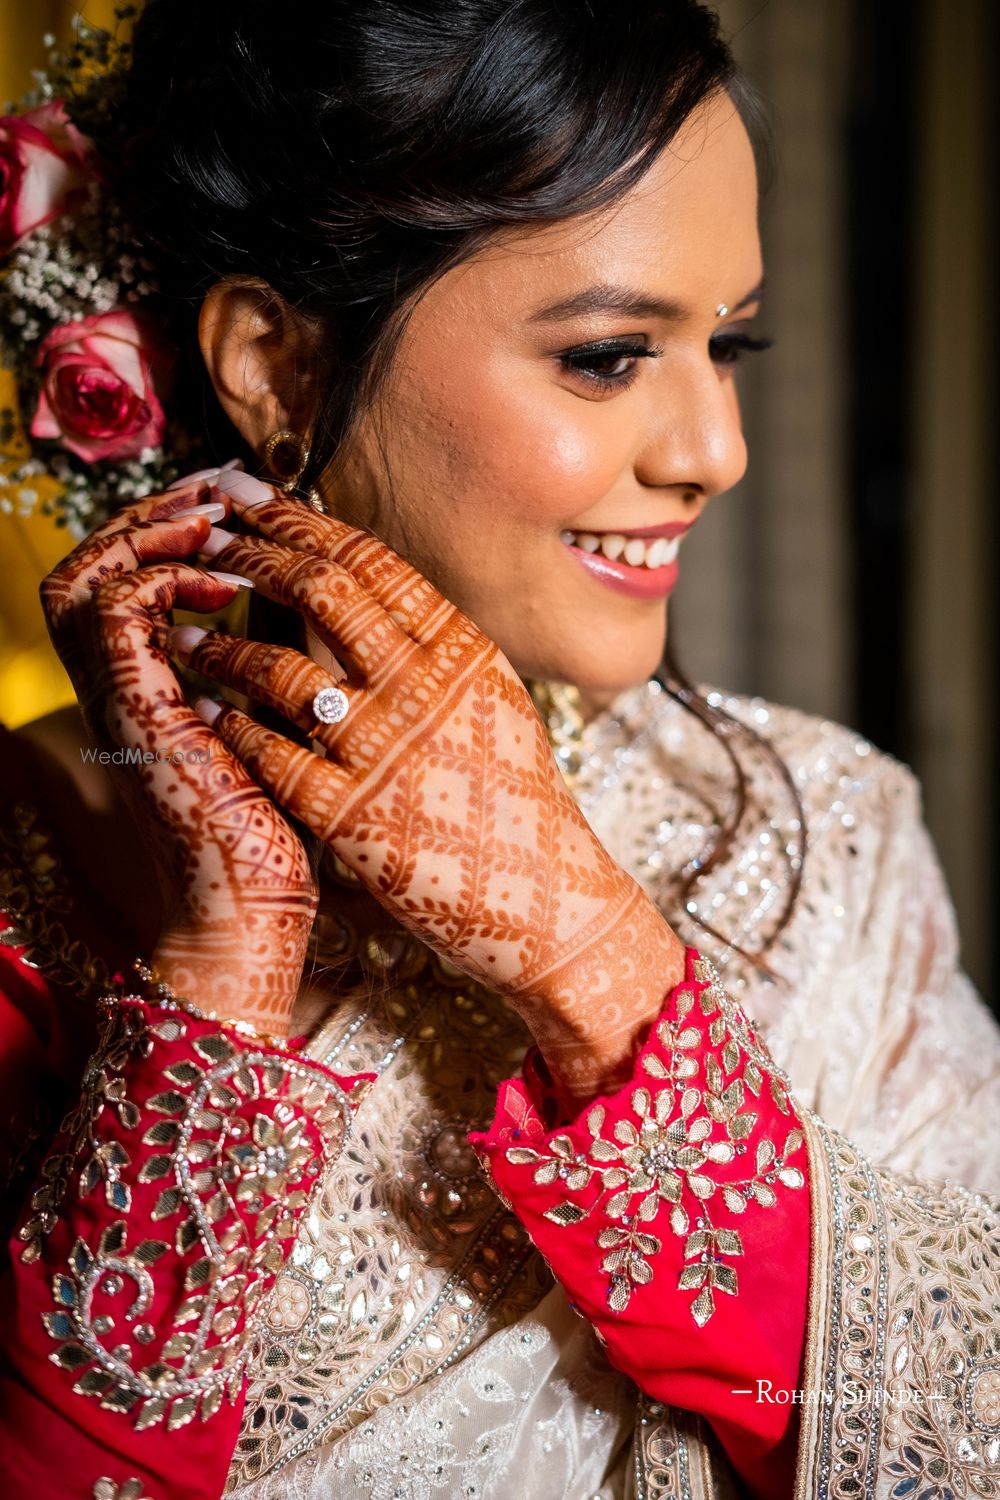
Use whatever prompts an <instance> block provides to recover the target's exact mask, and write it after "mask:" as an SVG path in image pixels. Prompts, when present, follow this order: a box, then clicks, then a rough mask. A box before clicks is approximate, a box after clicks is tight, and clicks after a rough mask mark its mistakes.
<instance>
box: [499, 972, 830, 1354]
mask: <svg viewBox="0 0 1000 1500" xmlns="http://www.w3.org/2000/svg"><path fill="white" fill-rule="evenodd" d="M693 972H694V974H695V977H696V981H697V982H696V983H695V984H688V985H684V986H680V987H678V989H677V990H676V991H675V997H674V998H675V1005H674V1012H675V1014H674V1015H673V1016H671V1015H667V1016H664V1017H663V1018H662V1019H661V1020H660V1021H658V1022H657V1024H656V1026H655V1027H654V1029H653V1034H652V1036H651V1038H650V1041H649V1042H648V1043H647V1045H646V1047H645V1048H644V1049H643V1051H642V1053H641V1054H640V1057H639V1067H640V1069H641V1070H642V1071H643V1072H644V1073H645V1074H646V1075H647V1077H649V1078H650V1079H651V1080H653V1084H652V1086H651V1087H650V1088H645V1087H639V1088H636V1089H634V1090H633V1091H632V1095H631V1099H630V1110H629V1115H627V1116H623V1115H621V1114H616V1115H615V1117H613V1118H609V1112H608V1108H607V1107H606V1106H605V1104H603V1103H598V1104H595V1105H594V1106H593V1108H591V1109H590V1110H589V1111H588V1112H587V1115H586V1129H587V1131H588V1132H589V1134H590V1142H589V1144H588V1145H587V1147H586V1149H584V1150H579V1149H576V1147H575V1146H574V1142H573V1140H572V1139H571V1138H570V1136H569V1135H568V1134H565V1133H561V1132H557V1133H556V1134H554V1135H551V1136H550V1137H549V1138H548V1141H547V1143H546V1145H545V1146H544V1147H536V1146H531V1145H513V1146H509V1147H508V1148H507V1151H506V1153H505V1154H506V1159H507V1161H508V1162H510V1164H511V1165H512V1166H531V1167H533V1168H534V1173H533V1176H534V1181H535V1182H536V1183H537V1184H538V1185H539V1186H548V1185H550V1184H553V1183H556V1182H562V1183H564V1184H565V1187H566V1189H567V1191H568V1192H569V1193H571V1194H575V1193H582V1194H584V1195H585V1197H584V1200H583V1201H581V1200H578V1199H575V1198H572V1197H569V1198H565V1199H563V1200H562V1201H561V1202H559V1203H556V1204H554V1205H553V1206H552V1207H551V1208H549V1209H546V1210H545V1217H546V1218H547V1219H549V1220H550V1221H551V1222H552V1223H554V1224H557V1225H559V1226H560V1227H569V1226H571V1225H575V1224H579V1223H580V1222H581V1221H582V1220H583V1219H585V1218H588V1217H590V1216H591V1215H595V1217H599V1218H601V1219H603V1220H604V1221H605V1222H604V1223H603V1225H602V1227H601V1228H600V1229H599V1231H598V1233H597V1246H598V1249H599V1250H601V1251H602V1252H603V1257H602V1259H601V1269H602V1270H603V1271H606V1272H607V1274H608V1277H609V1282H608V1304H609V1306H610V1307H611V1309H612V1311H613V1312H621V1311H623V1310H624V1309H625V1308H626V1307H627V1306H628V1304H629V1301H630V1299H631V1297H632V1293H633V1291H634V1289H635V1287H638V1286H646V1285H648V1284H649V1282H650V1281H652V1279H653V1266H652V1264H651V1261H652V1259H653V1257H655V1256H656V1255H657V1254H659V1252H660V1251H661V1250H662V1249H663V1240H662V1238H661V1236H660V1234H658V1233H654V1232H653V1225H654V1222H656V1223H657V1224H658V1225H659V1224H663V1223H665V1224H666V1225H668V1226H669V1228H670V1230H671V1231H672V1232H673V1233H674V1234H675V1235H677V1236H679V1237H680V1238H682V1239H683V1240H684V1260H685V1264H684V1266H683V1267H682V1269H681V1271H680V1274H679V1277H678V1282H677V1285H678V1289H679V1290H680V1291H694V1292H696V1293H697V1295H696V1296H695V1298H694V1299H693V1301H692V1303H691V1316H692V1317H693V1318H694V1321H695V1322H696V1323H697V1324H698V1326H699V1327H703V1326H704V1325H705V1323H707V1322H708V1320H709V1318H710V1317H711V1316H712V1314H713V1312H714V1311H715V1295H714V1294H715V1292H716V1291H722V1292H726V1293H728V1294H729V1295H730V1296H736V1295H737V1293H738V1290H739V1285H738V1278H737V1274H736V1270H735V1268H734V1267H733V1266H732V1265H730V1264H729V1263H728V1262H729V1260H731V1259H734V1258H735V1257H737V1256H740V1255H742V1254H743V1242H742V1239H741V1237H740V1234H739V1231H738V1229H737V1228H735V1227H734V1225H733V1224H731V1223H730V1224H724V1223H717V1222H716V1220H715V1218H714V1217H713V1214H712V1212H711V1211H710V1209H709V1203H710V1202H711V1200H713V1199H715V1198H718V1200H721V1202H722V1204H723V1205H724V1207H725V1209H726V1210H727V1211H728V1214H729V1215H730V1216H733V1215H741V1214H743V1213H745V1212H746V1211H747V1210H748V1209H749V1208H750V1207H751V1205H752V1206H753V1207H754V1208H771V1207H773V1206H774V1204H775V1203H776V1202H777V1201H778V1200H777V1191H776V1188H777V1186H778V1185H780V1186H782V1187H785V1188H801V1187H803V1186H804V1184H805V1177H804V1174H803V1172H802V1171H801V1169H800V1168H799V1167H798V1166H795V1165H789V1158H790V1157H792V1156H794V1155H795V1154H796V1153H797V1152H799V1151H800V1150H801V1148H802V1145H803V1139H804V1138H803V1133H802V1131H801V1130H800V1129H799V1128H798V1125H797V1119H796V1116H795V1115H794V1113H793V1112H792V1108H791V1104H790V1101H789V1097H788V1094H787V1092H786V1090H785V1087H784V1083H783V1082H782V1081H781V1080H782V1078H783V1076H784V1075H782V1074H781V1070H780V1069H778V1068H777V1067H776V1065H775V1063H774V1062H773V1060H772V1059H771V1057H770V1055H769V1053H768V1052H767V1049H766V1048H765V1047H764V1046H763V1044H761V1043H760V1042H758V1041H757V1040H756V1039H755V1037H754V1035H753V1030H752V1027H751V1025H750V1022H749V1021H748V1020H747V1018H746V1016H745V1015H744V1014H743V1012H742V1011H741V1010H740V1008H739V1007H738V1006H736V1005H734V1004H733V1002H732V1001H731V1000H730V999H729V997H728V996H727V995H726V993H725V991H724V989H723V988H722V985H721V983H720V982H719V978H718V975H717V974H716V972H715V970H714V969H713V967H712V965H711V964H710V963H709V962H708V961H707V960H706V959H704V958H695V960H694V965H693ZM706 1043H707V1047H708V1050H706ZM765 1091H766V1095H765ZM766 1096H769V1098H770V1100H771V1101H773V1105H774V1106H775V1107H776V1108H777V1109H778V1110H779V1111H780V1112H781V1113H782V1114H785V1115H788V1116H789V1117H790V1119H789V1126H790V1128H789V1129H788V1131H787V1133H786V1134H785V1136H784V1140H783V1142H782V1144H781V1148H780V1150H778V1148H777V1147H776V1145H775V1142H774V1140H773V1139H772V1138H771V1135H770V1134H765V1133H763V1132H762V1131H761V1130H760V1129H759V1128H758V1122H759V1119H760V1115H761V1113H763V1114H764V1116H765V1118H767V1115H768V1113H773V1111H770V1110H769V1107H768V1104H767V1100H766ZM758 1099H761V1100H762V1102H763V1109H762V1108H761V1106H758V1107H757V1108H755V1107H754V1101H755V1100H758ZM751 1150H752V1151H753V1156H752V1158H751V1160H752V1169H751V1170H750V1171H749V1172H743V1173H735V1174H734V1172H733V1171H732V1170H731V1168H732V1164H733V1163H734V1162H736V1161H737V1160H738V1158H740V1157H742V1156H744V1155H746V1154H747V1153H748V1152H750V1151H751ZM803 1160H804V1156H803ZM719 1168H728V1169H730V1170H727V1171H723V1172H722V1173H720V1172H719V1170H718V1169H719ZM595 1188H597V1192H596V1195H595V1192H594V1189H595ZM661 1209H665V1210H666V1216H665V1219H664V1216H663V1215H661ZM608 1221H611V1222H608Z"/></svg>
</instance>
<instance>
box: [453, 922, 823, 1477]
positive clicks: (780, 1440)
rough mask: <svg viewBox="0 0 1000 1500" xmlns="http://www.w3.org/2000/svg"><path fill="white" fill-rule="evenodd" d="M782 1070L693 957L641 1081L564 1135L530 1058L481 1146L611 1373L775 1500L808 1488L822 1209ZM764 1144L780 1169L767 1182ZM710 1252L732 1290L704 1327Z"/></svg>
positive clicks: (591, 1110)
mask: <svg viewBox="0 0 1000 1500" xmlns="http://www.w3.org/2000/svg"><path fill="white" fill-rule="evenodd" d="M768 1064H769V1065H770V1067H771V1068H773V1066H774V1065H773V1062H772V1061H771V1059H770V1056H769V1054H768V1053H767V1051H766V1048H765V1047H764V1046H763V1044H762V1043H760V1041H759V1039H757V1040H756V1044H755V1039H754V1038H753V1037H752V1036H751V1035H750V1032H749V1030H748V1025H747V1021H746V1017H745V1016H744V1015H743V1012H742V1011H741V1010H740V1009H739V1007H737V1006H735V1005H734V1003H733V1002H732V1001H731V1000H730V999H729V997H728V996H725V995H724V992H722V991H721V987H719V986H718V984H717V983H716V982H714V976H712V977H709V976H708V974H707V973H706V970H705V969H704V967H703V966H702V961H701V959H700V955H699V954H698V953H697V951H696V950H694V949H689V950H688V952H687V958H686V971H685V978H684V981H683V983H682V984H680V985H678V986H677V987H676V988H675V989H674V990H672V991H671V993H670V995H669V996H668V998H667V1001H666V1004H665V1005H664V1008H663V1011H662V1012H661V1015H660V1018H659V1020H658V1021H657V1022H656V1023H655V1024H654V1025H653V1027H652V1029H651V1031H650V1034H649V1036H648V1038H647V1040H646V1042H645V1044H644V1046H643V1047H642V1049H641V1051H640V1052H639V1054H638V1056H637V1058H636V1062H635V1069H634V1073H633V1077H632V1080H631V1081H630V1082H629V1083H628V1084H626V1085H625V1086H624V1087H622V1088H621V1089H619V1090H618V1091H617V1092H616V1093H615V1094H613V1095H611V1096H608V1097H605V1098H602V1099H600V1100H597V1101H595V1102H594V1103H593V1104H591V1105H589V1106H588V1107H587V1108H586V1109H584V1110H582V1111H581V1112H580V1114H579V1115H578V1116H577V1117H576V1118H575V1119H573V1120H571V1121H569V1122H568V1123H565V1124H562V1125H559V1126H556V1127H555V1128H553V1127H552V1125H551V1123H549V1124H547V1123H545V1120H544V1118H543V1115H544V1114H545V1111H546V1108H547V1107H551V1100H546V1099H545V1097H544V1070H543V1069H541V1068H539V1067H538V1066H537V1064H536V1065H534V1066H533V1065H532V1064H530V1063H529V1066H528V1067H527V1068H526V1070H525V1073H526V1077H527V1078H528V1079H529V1080H530V1081H531V1088H530V1090H529V1088H528V1087H527V1086H526V1085H525V1083H524V1082H523V1081H521V1080H511V1081H509V1082H508V1083H506V1084H504V1085H502V1087H501V1091H500V1101H499V1108H498V1111H497V1115H496V1118H495V1120H494V1121H493V1124H492V1126H491V1127H490V1129H489V1131H487V1132H486V1133H485V1134H473V1135H470V1137H469V1139H470V1142H471V1143H472V1145H473V1146H474V1148H475V1149H476V1151H477V1152H478V1153H479V1155H480V1157H481V1159H482V1161H483V1163H484V1165H485V1167H486V1168H487V1170H488V1171H489V1173H490V1175H491V1176H492V1178H493V1181H494V1182H495V1184H496V1186H497V1188H498V1189H499V1191H500V1193H501V1194H502V1195H503V1197H504V1198H505V1199H506V1200H507V1201H508V1202H509V1203H510V1205H511V1206H512V1208H513V1209H514V1211H515V1213H516V1214H517V1215H518V1217H519V1218H520V1220H521V1222H522V1223H523V1224H524V1226H525V1228H526V1230H527V1231H528V1233H529V1234H530V1235H531V1238H532V1239H533V1240H534V1242H535V1244H536V1245H537V1246H538V1248H539V1249H540V1250H541V1252H542V1254H543V1255H544V1256H545V1258H546V1260H547V1261H548V1263H549V1265H550V1266H551V1267H552V1270H553V1272H554V1273H555V1275H556V1276H557V1277H558V1278H559V1280H560V1281H561V1282H562V1283H563V1285H564V1287H565V1288H566V1291H567V1293H568V1295H569V1297H570V1299H571V1301H572V1302H573V1304H574V1306H575V1307H576V1308H577V1310H578V1311H579V1312H580V1313H581V1314H582V1316H583V1317H584V1318H586V1319H587V1320H588V1322H590V1323H591V1324H592V1325H593V1326H594V1328H595V1329H596V1330H597V1332H598V1334H599V1336H600V1337H601V1339H602V1341H603V1342H604V1344H605V1346H606V1350H607V1353H608V1356H609V1358H610V1359H611V1361H612V1362H613V1363H614V1364H615V1365H616V1366H617V1367H618V1368H619V1369H621V1370H623V1371H624V1372H625V1373H626V1374H627V1375H629V1376H630V1377H631V1378H632V1379H633V1380H634V1381H635V1382H636V1384H637V1385H638V1386H639V1387H640V1389H641V1390H643V1391H644V1392H646V1394H647V1395H649V1396H651V1397H652V1398H653V1399H654V1400H657V1401H662V1402H665V1403H667V1404H670V1405H673V1406H677V1407H682V1408H686V1409H688V1410H690V1411H695V1412H700V1413H701V1414H702V1415H703V1416H704V1417H705V1419H706V1420H707V1421H708V1422H709V1423H710V1424H711V1426H712V1427H713V1428H714V1430H715V1432H716V1434H717V1436H718V1438H719V1441H720V1442H721V1444H722V1446H723V1448H724V1449H725V1451H726V1453H727V1456H728V1457H729V1459H730V1462H731V1463H732V1466H733V1468H734V1470H735V1471H736V1473H737V1474H738V1475H739V1476H740V1477H741V1479H742V1480H743V1482H744V1484H745V1485H746V1486H747V1487H748V1489H749V1491H750V1492H751V1493H752V1494H753V1495H755V1496H760V1497H762V1500H779V1497H782V1496H791V1495H792V1494H793V1492H794V1473H795V1457H796V1446H797V1441H798V1431H799V1420H798V1418H799V1406H798V1405H797V1404H796V1403H795V1402H794V1401H793V1398H792V1392H794V1391H795V1390H796V1389H798V1388H799V1387H800V1374H801V1364H802V1354H803V1348H804V1343H805V1327H806V1306H807V1296H808V1279H809V1234H810V1217H809V1208H810V1205H809V1193H808V1184H807V1181H806V1169H807V1153H806V1146H805V1142H804V1138H803V1136H802V1132H801V1130H800V1129H799V1128H798V1127H799V1125H800V1118H799V1115H798V1113H797V1111H796V1108H795V1104H794V1101H793V1100H792V1099H791V1097H790V1096H789V1095H788V1093H787V1091H786V1090H785V1089H784V1087H783V1086H782V1084H781V1083H780V1082H779V1081H778V1080H777V1079H774V1080H773V1084H772V1080H771V1079H770V1078H769V1077H768V1076H767V1072H766V1071H765V1068H767V1065H768ZM549 1118H550V1119H551V1116H550V1117H549ZM793 1131H794V1132H795V1133H794V1134H793V1135H792V1136H791V1140H790V1143H789V1148H788V1150H787V1153H786V1151H785V1144H786V1140H788V1139H789V1134H790V1132H793ZM766 1140H770V1141H771V1142H772V1143H773V1146H774V1151H775V1153H776V1154H777V1156H780V1157H782V1158H783V1161H782V1165H781V1166H780V1167H778V1168H777V1170H776V1171H775V1170H772V1171H771V1175H772V1177H773V1182H770V1183H769V1182H768V1181H767V1176H768V1172H769V1170H771V1169H773V1168H774V1167H775V1165H776V1164H775V1163H774V1162H773V1161H769V1160H768V1159H767V1152H768V1147H767V1146H764V1145H762V1142H764V1141H766ZM740 1147H742V1148H744V1149H742V1150H741V1149H739V1148H740ZM671 1152H673V1156H674V1160H673V1164H671V1162H670V1160H669V1154H670V1153H671ZM656 1153H659V1155H656ZM758 1166H759V1168H760V1170H758ZM754 1181H755V1182H756V1183H757V1184H758V1186H756V1187H754V1186H752V1185H751V1186H749V1188H748V1187H747V1184H748V1182H754ZM736 1184H741V1185H743V1186H742V1188H741V1190H740V1192H739V1193H738V1195H737V1194H736V1193H735V1192H734V1189H735V1186H736ZM747 1191H749V1193H750V1196H749V1198H748V1197H747V1196H746V1193H747ZM740 1204H742V1209H740ZM705 1213H707V1214H708V1215H709V1216H710V1220H711V1225H710V1228H711V1229H712V1230H713V1231H715V1232H717V1233H719V1234H720V1235H721V1243H720V1241H719V1240H716V1243H715V1250H714V1252H713V1251H712V1248H711V1247H710V1246H709V1247H708V1249H706V1242H705V1239H704V1234H705V1232H707V1231H704V1230H703V1231H699V1228H698V1224H697V1220H698V1218H699V1216H701V1215H704V1214H705ZM733 1234H735V1235H737V1236H738V1240H735V1239H733V1238H731V1236H732V1235H733ZM707 1253H715V1254H716V1255H717V1260H718V1265H719V1270H718V1272H717V1274H718V1276H719V1278H720V1280H721V1281H722V1282H723V1283H724V1284H723V1285H721V1286H718V1285H717V1286H716V1287H715V1288H714V1289H713V1290H712V1292H711V1295H712V1298H713V1301H714V1309H713V1310H711V1311H709V1312H708V1316H707V1319H706V1320H705V1321H704V1322H702V1323H701V1325H700V1326H699V1321H698V1320H697V1319H696V1318H695V1316H693V1312H692V1309H693V1308H695V1309H697V1308H698V1306H699V1299H703V1298H704V1297H705V1291H704V1289H703V1281H704V1279H705V1276H706V1274H708V1272H707V1267H706V1263H705V1262H704V1261H702V1260H701V1258H700V1257H701V1255H702V1254H707ZM630 1255H631V1256H634V1257H635V1258H634V1259H631V1260H630V1259H629V1256H630ZM685 1267H687V1268H688V1270H687V1272H686V1273H685ZM733 1277H735V1280H733ZM726 1284H728V1286H729V1287H730V1288H734V1290H728V1291H727V1290H726ZM703 1311H704V1309H702V1312H703ZM758 1381H769V1382H771V1384H770V1385H769V1386H764V1387H761V1388H759V1387H758ZM740 1390H749V1391H750V1392H751V1394H749V1395H738V1394H734V1391H740ZM760 1390H762V1391H763V1393H764V1394H765V1396H772V1395H774V1396H775V1399H774V1400H768V1399H756V1398H757V1396H758V1393H759V1391H760ZM778 1392H781V1393H787V1396H786V1397H785V1400H784V1401H782V1398H781V1396H780V1395H777V1394H776V1393H778Z"/></svg>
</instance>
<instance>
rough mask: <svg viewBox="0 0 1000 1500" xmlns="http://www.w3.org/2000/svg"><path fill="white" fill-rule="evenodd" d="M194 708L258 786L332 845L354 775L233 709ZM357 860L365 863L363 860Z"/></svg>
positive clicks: (225, 706) (204, 705)
mask: <svg viewBox="0 0 1000 1500" xmlns="http://www.w3.org/2000/svg"><path fill="white" fill-rule="evenodd" d="M196 707H197V711H198V713H199V714H201V715H202V716H203V717H204V718H205V720H206V721H207V722H209V723H210V724H211V726H212V728H213V729H214V731H215V733H216V734H217V735H218V737H219V739H221V740H222V742H223V744H224V745H226V746H227V747H228V749H229V750H231V751H232V753H233V755H235V756H236V758H237V760H239V761H240V763H241V764H242V765H243V766H244V767H245V768H246V770H247V771H249V773H250V775H251V776H252V777H253V779H254V781H256V782H257V784H258V786H260V787H263V789H264V791H265V792H267V793H268V795H269V796H270V797H271V798H272V799H273V800H274V801H275V802H276V803H277V804H278V805H279V807H281V808H282V809H283V810H284V811H285V812H287V813H289V814H290V815H291V816H292V817H293V818H297V819H298V821H299V822H300V823H302V824H304V826H305V827H306V828H308V829H309V831H310V832H311V833H314V834H316V835H317V837H318V838H321V839H322V840H323V842H324V843H332V841H333V840H334V839H335V838H336V836H337V833H338V831H339V828H340V815H341V813H342V811H343V809H344V807H345V805H346V804H347V802H348V800H349V799H350V797H351V795H352V793H353V792H354V790H355V787H354V783H353V780H352V778H351V775H350V773H349V772H347V771H345V770H344V768H343V767H342V766H338V765H337V763H336V762H335V761H331V760H325V759H324V758H323V757H322V756H320V755H316V754H314V752H313V751H312V750H309V749H306V748H305V747H303V746H302V745H296V744H294V743H293V742H292V741H291V740H289V739H286V738H285V737H284V735H281V734H276V733H275V732H274V730H273V729H268V728H267V727H266V726H265V725H264V724H258V723H257V722H256V721H255V720H254V719H251V718H250V716H249V715H248V714H245V713H243V712H242V711H241V710H240V709H238V708H236V707H234V705H233V704H231V703H224V704H222V705H221V706H220V705H219V704H215V703H211V701H210V700H204V699H203V700H200V701H199V703H198V704H197V705H196ZM359 858H360V859H361V861H362V862H364V859H365V856H364V855H361V856H359Z"/></svg>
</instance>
